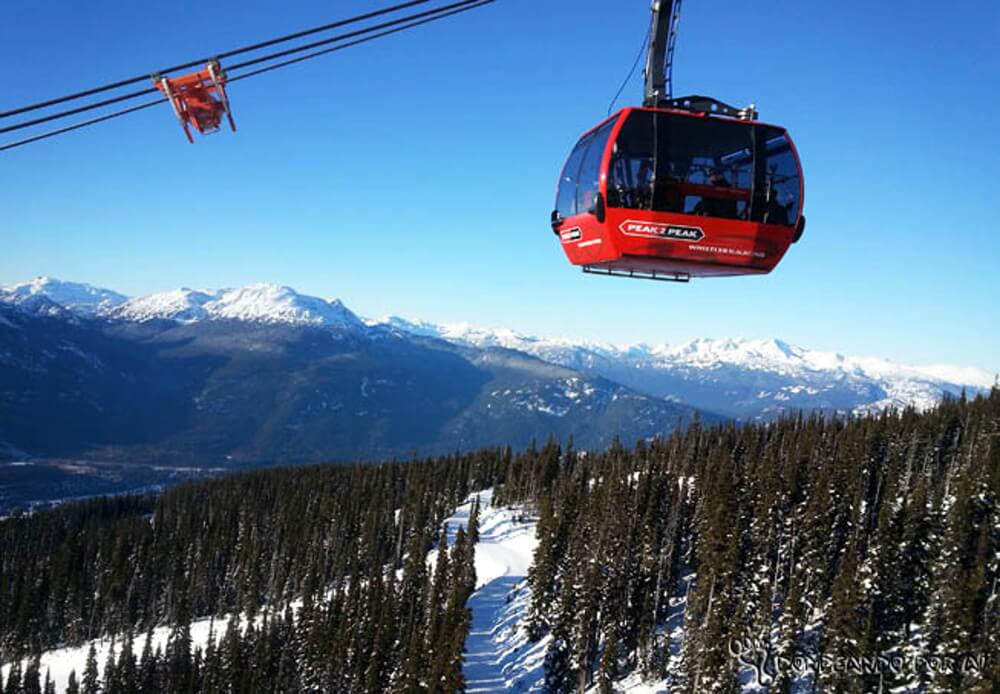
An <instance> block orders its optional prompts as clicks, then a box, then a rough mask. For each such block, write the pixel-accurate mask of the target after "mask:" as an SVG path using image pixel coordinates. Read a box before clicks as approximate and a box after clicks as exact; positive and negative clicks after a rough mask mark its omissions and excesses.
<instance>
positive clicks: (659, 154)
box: [552, 108, 805, 281]
mask: <svg viewBox="0 0 1000 694" xmlns="http://www.w3.org/2000/svg"><path fill="white" fill-rule="evenodd" d="M802 199H803V183H802V168H801V166H800V163H799V158H798V155H797V154H796V152H795V146H794V145H793V144H792V140H791V138H790V137H789V136H788V133H787V132H786V131H785V129H784V128H780V127H777V126H773V125H767V124H764V123H760V122H757V121H755V120H748V119H740V118H730V117H725V116H718V115H709V114H707V113H698V112H691V111H688V110H683V109H674V108H657V109H653V108H625V109H623V110H621V111H619V112H618V113H617V114H615V115H614V116H612V117H611V118H609V119H607V120H606V121H604V122H603V123H601V124H600V125H598V126H597V127H596V128H594V129H593V130H591V131H589V132H587V133H586V134H585V135H584V136H583V137H582V138H581V139H580V141H579V142H578V143H577V145H576V147H574V149H573V151H572V153H571V154H570V155H569V159H568V160H567V161H566V165H565V166H564V167H563V172H562V176H561V177H560V179H559V186H558V191H557V194H556V209H555V211H553V213H552V230H553V231H554V232H555V233H556V234H557V235H558V237H559V239H560V241H561V242H562V246H563V250H564V251H565V252H566V256H567V257H568V258H569V260H570V262H571V263H573V264H574V265H581V266H583V269H584V271H587V272H598V273H604V274H612V275H625V276H635V277H646V278H651V279H670V280H679V281H686V280H688V279H689V278H691V277H722V276H728V275H746V274H763V273H767V272H770V271H771V270H773V269H774V267H775V266H776V265H777V264H778V262H779V261H780V260H781V258H782V256H784V254H785V251H787V250H788V247H789V246H790V245H791V244H792V243H793V242H795V241H797V240H798V237H799V236H800V235H801V233H802V229H803V227H804V224H805V218H804V217H803V216H802Z"/></svg>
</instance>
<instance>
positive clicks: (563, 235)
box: [559, 227, 583, 243]
mask: <svg viewBox="0 0 1000 694" xmlns="http://www.w3.org/2000/svg"><path fill="white" fill-rule="evenodd" d="M582 237H583V232H582V231H580V227H573V228H572V229H567V230H566V231H562V232H559V238H560V239H562V242H563V243H572V242H574V241H579V240H580V239H581V238H582Z"/></svg>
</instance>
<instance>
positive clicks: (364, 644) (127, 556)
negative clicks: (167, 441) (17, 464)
mask: <svg viewBox="0 0 1000 694" xmlns="http://www.w3.org/2000/svg"><path fill="white" fill-rule="evenodd" d="M489 488H492V489H493V490H494V492H493V497H492V500H493V503H494V504H499V505H503V506H511V507H515V508H518V509H521V510H523V512H524V513H525V514H526V515H530V516H531V517H532V518H535V519H536V520H537V538H538V545H537V550H536V551H535V554H534V558H533V562H532V565H531V568H530V572H529V574H528V577H527V584H526V586H525V590H527V591H529V594H530V601H529V606H528V608H527V610H526V611H525V614H524V619H523V621H522V623H521V624H520V625H519V626H518V628H519V629H523V630H525V632H526V634H527V639H528V640H529V641H530V642H533V643H541V642H544V643H545V644H546V646H545V655H544V675H543V679H542V685H543V687H544V691H549V692H555V693H559V692H567V693H568V692H590V691H595V692H614V691H618V688H619V683H620V682H621V681H622V679H623V678H625V677H626V676H629V675H639V676H641V677H643V678H647V679H648V680H650V681H663V682H667V683H668V685H669V691H678V692H692V693H700V692H738V691H741V690H743V689H745V688H746V686H747V683H748V679H747V676H748V673H749V672H751V671H752V670H753V668H754V665H757V666H760V667H762V668H763V669H764V670H765V671H766V673H767V681H766V689H767V691H773V692H792V691H815V692H826V691H836V692H870V691H886V692H888V691H926V692H979V693H986V692H992V691H997V688H998V687H1000V390H997V389H994V390H993V391H992V393H990V394H988V395H985V396H979V397H976V398H974V399H966V398H964V397H963V398H960V399H950V400H945V401H943V402H942V403H941V404H940V405H938V406H937V407H936V408H934V409H932V410H929V411H926V412H923V413H921V412H917V411H915V410H903V411H896V412H885V413H881V414H873V415H868V416H859V417H850V418H832V417H823V416H819V415H815V416H813V415H798V416H788V417H785V418H782V419H780V420H778V421H775V422H770V423H748V424H735V423H725V424H712V425H703V424H699V423H697V422H696V423H694V424H693V425H691V426H690V427H688V428H686V429H684V430H678V431H676V432H674V433H672V434H670V435H669V436H666V437H663V438H656V439H652V440H647V441H640V442H638V443H636V442H624V441H622V442H615V443H614V444H613V445H611V446H610V447H609V448H607V449H606V450H603V451H582V450H576V449H575V448H574V446H573V444H572V442H571V441H569V442H562V443H560V442H556V441H554V440H550V441H548V442H546V443H539V444H537V445H532V446H531V447H529V448H528V449H527V450H524V451H512V450H511V449H509V448H489V449H483V450H479V451H475V452H470V453H456V454H453V455H449V456H441V457H435V458H428V459H422V460H414V461H409V462H392V463H385V464H379V465H373V464H369V465H361V464H357V465H320V466H310V467H290V468H283V469H271V470H260V471H254V472H248V473H240V474H236V475H231V476H225V477H219V478H216V479H211V480H206V481H199V482H192V483H187V484H184V485H181V486H178V487H174V488H171V489H168V490H166V491H164V492H162V493H160V494H157V495H143V496H120V497H109V498H98V499H91V500H87V501H83V502H78V503H70V504H66V505H63V506H61V507H57V508H55V509H53V510H48V511H43V512H37V513H33V514H24V515H19V516H15V517H10V518H7V519H4V520H2V521H0V661H2V662H3V663H5V664H9V665H10V667H9V668H8V669H7V670H6V671H5V672H6V675H5V676H4V677H3V678H2V681H0V692H3V694H22V693H23V694H29V693H35V692H39V693H41V692H46V693H47V692H55V691H56V688H55V685H54V683H53V681H52V679H51V678H50V677H49V676H48V673H47V672H45V671H44V669H43V668H42V667H41V666H40V658H41V654H42V653H44V652H46V651H49V650H52V649H57V648H63V647H67V646H81V645H85V644H87V643H88V642H89V641H91V640H93V639H97V638H99V637H107V638H112V639H115V640H117V642H118V643H119V644H120V647H119V648H118V649H112V650H111V651H110V653H111V656H110V657H108V658H107V661H106V662H103V663H100V664H99V663H98V658H97V655H96V652H95V650H94V649H93V646H91V650H90V655H89V657H88V659H87V663H86V666H85V667H84V668H82V669H81V671H79V672H74V673H73V675H72V676H71V678H70V681H69V684H68V686H67V688H66V691H68V692H74V693H83V694H95V693H96V692H107V693H109V694H111V693H121V694H133V693H135V692H171V693H177V694H180V693H188V692H192V693H193V692H213V693H216V692H219V693H221V692H227V693H228V692H272V691H273V692H396V693H403V692H407V693H409V692H439V693H440V692H449V693H450V692H456V691H463V690H464V689H465V682H464V681H463V671H462V663H463V651H464V645H465V642H466V637H467V635H468V633H469V630H470V610H469V607H468V600H469V598H470V596H471V595H472V594H473V592H474V591H475V590H476V585H477V584H476V565H475V561H474V556H475V547H476V543H477V540H478V539H479V538H478V532H479V528H478V525H477V523H478V505H474V506H473V511H472V513H471V515H470V518H469V522H468V524H467V525H466V526H464V527H461V528H459V529H458V532H457V533H455V532H451V533H449V529H448V527H446V525H447V524H446V523H445V519H447V518H448V517H449V515H450V514H451V513H452V512H453V511H454V509H455V508H456V507H457V506H458V504H460V503H462V502H463V501H464V500H465V499H467V498H469V497H470V496H472V497H474V495H475V494H476V493H477V492H479V491H482V490H486V489H489ZM451 530H452V531H454V528H452V529H451ZM232 615H239V616H240V618H239V619H233V618H229V617H230V616H232ZM208 617H212V618H214V621H213V626H212V630H213V634H212V636H211V638H208V639H207V640H204V641H203V642H200V641H198V640H196V639H193V637H192V634H191V624H192V622H193V621H195V620H199V619H204V618H208ZM162 627H168V628H169V630H170V634H169V639H167V641H166V644H165V645H164V646H163V647H161V646H160V645H159V644H155V643H154V640H153V639H152V633H153V630H154V629H156V628H162ZM880 659H881V661H882V662H889V663H897V664H900V667H898V668H881V669H874V668H873V669H871V670H870V674H866V673H865V672H861V674H859V673H858V672H857V671H854V670H852V669H851V668H849V667H847V668H845V667H836V666H835V665H836V664H842V663H854V664H855V665H858V666H859V667H860V666H862V665H864V664H865V663H866V662H869V663H870V662H875V661H878V660H880ZM777 662H784V663H793V662H794V663H809V664H811V669H808V670H807V672H806V674H802V672H796V671H795V670H794V668H780V667H779V668H775V667H771V668H770V669H768V666H767V665H766V663H772V664H773V663H777ZM914 663H923V664H934V665H935V666H934V667H910V665H913V664H914ZM99 665H100V667H99ZM862 670H864V668H862ZM876 670H877V671H876Z"/></svg>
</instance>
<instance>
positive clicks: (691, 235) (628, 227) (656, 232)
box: [618, 219, 705, 243]
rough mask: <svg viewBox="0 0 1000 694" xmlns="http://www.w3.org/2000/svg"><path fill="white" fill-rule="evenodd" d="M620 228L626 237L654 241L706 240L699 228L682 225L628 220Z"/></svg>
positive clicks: (692, 241)
mask: <svg viewBox="0 0 1000 694" xmlns="http://www.w3.org/2000/svg"><path fill="white" fill-rule="evenodd" d="M618 228H619V229H621V232H622V233H623V234H625V235H626V236H645V237H647V238H652V239H669V240H672V241H687V242H689V243H698V242H699V241H701V240H702V239H703V238H705V232H704V231H702V230H701V229H700V228H699V227H688V226H683V225H680V224H661V223H659V222H637V221H636V220H634V219H626V220H625V221H624V222H622V223H621V226H619V227H618Z"/></svg>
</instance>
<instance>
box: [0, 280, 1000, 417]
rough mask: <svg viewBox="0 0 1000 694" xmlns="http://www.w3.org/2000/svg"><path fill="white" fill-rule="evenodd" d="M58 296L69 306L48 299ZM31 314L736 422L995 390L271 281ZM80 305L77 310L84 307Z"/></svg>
mask: <svg viewBox="0 0 1000 694" xmlns="http://www.w3.org/2000/svg"><path fill="white" fill-rule="evenodd" d="M67 297H69V299H70V301H69V302H68V303H69V304H70V306H65V307H64V306H63V305H62V304H60V303H59V301H58V300H59V299H64V300H66V298H67ZM3 302H6V303H8V304H14V305H15V306H19V307H21V309H22V310H26V311H29V312H35V313H38V314H43V315H51V316H59V317H63V318H67V317H68V316H67V315H66V314H65V313H62V312H61V311H64V310H65V311H68V312H69V313H70V314H72V315H75V316H80V317H82V318H85V319H94V318H96V319H103V320H107V321H112V322H120V323H137V324H144V323H151V322H156V321H169V322H175V323H179V324H195V323H199V322H203V321H235V322H242V323H248V324H261V325H274V326H281V325H285V326H300V327H315V328H322V329H334V330H336V331H338V332H348V333H358V334H361V333H365V332H366V331H367V332H368V333H371V332H372V331H375V332H376V333H378V332H379V331H383V332H386V333H388V334H396V335H407V336H410V337H413V338H422V339H430V340H441V341H444V342H447V343H450V344H453V345H461V346H466V347H472V348H476V349H493V348H503V349H509V350H514V351H517V352H520V353H524V354H528V355H531V356H533V357H536V358H538V359H541V360H542V361H545V362H548V363H550V364H555V365H558V366H561V367H565V368H568V369H571V370H574V371H578V372H580V373H583V374H587V375H591V376H599V377H601V378H605V379H608V380H610V381H612V382H614V383H618V384H621V385H625V386H627V387H629V388H631V389H634V390H637V391H638V392H641V393H643V394H645V395H649V396H652V397H655V398H658V399H663V400H666V401H670V402H678V403H686V404H689V405H693V406H695V407H697V408H699V409H703V410H708V411H713V412H719V413H721V414H724V415H726V416H731V417H734V418H737V419H741V420H744V419H768V418H773V417H775V416H778V415H780V414H782V413H784V412H788V411H791V410H795V409H806V410H811V409H815V410H821V411H824V412H828V413H840V414H848V413H855V414H859V413H864V412H870V411H875V410H880V409H884V408H886V407H897V408H901V407H907V406H914V407H917V408H918V409H927V408H929V407H932V406H933V405H934V404H935V403H936V402H938V401H939V400H940V399H941V398H942V397H947V396H958V395H960V394H961V392H962V391H963V390H969V391H972V392H980V391H985V390H988V389H989V388H990V387H991V386H992V385H993V383H994V382H995V378H994V376H992V375H991V374H990V373H989V372H987V371H985V370H983V369H978V368H975V367H966V366H953V365H948V364H932V365H925V366H911V365H905V364H897V363H895V362H892V361H890V360H888V359H883V358H880V357H856V356H847V355H844V354H841V353H839V352H824V351H820V350H812V349H808V348H804V347H801V346H798V345H795V344H793V343H790V342H787V341H785V340H782V339H777V338H770V339H747V338H732V337H731V338H721V339H708V338H697V339H693V340H689V341H687V342H681V343H677V344H660V345H649V344H645V343H637V344H626V345H616V344H612V343H598V342H591V341H585V340H570V339H561V338H547V337H538V336H532V335H525V334H523V333H520V332H518V331H516V330H512V329H509V328H484V327H478V326H473V325H471V324H468V323H434V322H429V321H421V320H410V319H407V318H401V317H399V316H389V317H386V318H381V319H372V318H363V317H359V316H358V315H356V314H355V313H353V312H352V311H351V310H350V309H349V308H348V307H346V306H345V305H344V304H343V303H342V302H341V301H340V300H338V299H332V300H328V299H323V298H319V297H314V296H309V295H305V294H300V293H298V292H296V291H295V290H294V289H292V288H290V287H288V286H283V285H277V284H267V283H258V284H251V285H247V286H245V287H237V288H227V289H217V290H213V289H201V290H192V289H187V288H181V289H175V290H170V291H166V292H159V293H154V294H149V295H145V296H141V297H135V298H128V297H126V296H125V295H123V294H120V293H118V292H114V291H113V290H108V289H101V288H97V287H93V286H92V285H83V284H78V283H69V282H62V281H59V280H53V279H51V278H39V279H37V280H33V281H32V282H25V283H20V284H18V285H12V286H9V287H0V303H3ZM88 302H89V303H88Z"/></svg>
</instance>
